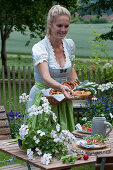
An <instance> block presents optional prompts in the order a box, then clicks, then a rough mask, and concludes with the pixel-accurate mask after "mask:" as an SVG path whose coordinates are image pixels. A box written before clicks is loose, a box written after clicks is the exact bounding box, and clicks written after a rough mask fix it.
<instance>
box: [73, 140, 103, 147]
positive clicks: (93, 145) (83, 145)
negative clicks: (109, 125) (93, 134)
mask: <svg viewBox="0 0 113 170" xmlns="http://www.w3.org/2000/svg"><path fill="white" fill-rule="evenodd" d="M76 144H77V145H79V146H81V147H83V148H87V149H100V148H104V147H106V144H102V145H101V144H91V145H87V142H86V141H85V140H79V141H77V142H76Z"/></svg>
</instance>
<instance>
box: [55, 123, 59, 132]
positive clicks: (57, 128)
mask: <svg viewBox="0 0 113 170" xmlns="http://www.w3.org/2000/svg"><path fill="white" fill-rule="evenodd" d="M56 130H57V132H59V131H60V125H59V124H58V123H57V125H56Z"/></svg>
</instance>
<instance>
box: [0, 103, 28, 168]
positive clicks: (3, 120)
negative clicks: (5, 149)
mask: <svg viewBox="0 0 113 170" xmlns="http://www.w3.org/2000/svg"><path fill="white" fill-rule="evenodd" d="M6 139H11V135H10V128H9V123H8V120H7V115H6V112H5V108H4V106H0V140H6ZM2 162H10V164H11V165H8V166H3V167H0V170H17V169H18V170H26V169H27V167H25V166H22V165H20V164H14V161H13V156H11V159H9V160H4V161H0V163H2Z"/></svg>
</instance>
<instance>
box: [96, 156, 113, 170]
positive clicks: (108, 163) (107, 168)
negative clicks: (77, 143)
mask: <svg viewBox="0 0 113 170" xmlns="http://www.w3.org/2000/svg"><path fill="white" fill-rule="evenodd" d="M95 170H113V155H112V156H110V155H109V154H108V155H99V156H97V160H96V164H95Z"/></svg>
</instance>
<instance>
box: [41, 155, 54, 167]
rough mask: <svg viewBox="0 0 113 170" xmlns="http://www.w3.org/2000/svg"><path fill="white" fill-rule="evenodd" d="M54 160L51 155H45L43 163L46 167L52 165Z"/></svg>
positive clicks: (42, 159)
mask: <svg viewBox="0 0 113 170" xmlns="http://www.w3.org/2000/svg"><path fill="white" fill-rule="evenodd" d="M51 159H52V155H51V154H49V153H48V154H46V153H45V154H44V155H43V157H42V158H41V163H42V164H44V165H48V164H49V163H50V161H51Z"/></svg>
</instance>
